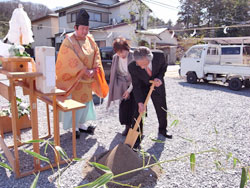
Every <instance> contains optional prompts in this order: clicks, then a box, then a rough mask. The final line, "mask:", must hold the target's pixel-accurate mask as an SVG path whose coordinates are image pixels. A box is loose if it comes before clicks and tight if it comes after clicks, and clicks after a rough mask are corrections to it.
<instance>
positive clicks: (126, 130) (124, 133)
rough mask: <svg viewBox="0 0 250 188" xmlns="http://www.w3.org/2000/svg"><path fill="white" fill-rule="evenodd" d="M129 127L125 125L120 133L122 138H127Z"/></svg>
mask: <svg viewBox="0 0 250 188" xmlns="http://www.w3.org/2000/svg"><path fill="white" fill-rule="evenodd" d="M129 129H130V126H128V125H126V127H125V130H124V131H123V132H122V136H127V134H128V131H129Z"/></svg>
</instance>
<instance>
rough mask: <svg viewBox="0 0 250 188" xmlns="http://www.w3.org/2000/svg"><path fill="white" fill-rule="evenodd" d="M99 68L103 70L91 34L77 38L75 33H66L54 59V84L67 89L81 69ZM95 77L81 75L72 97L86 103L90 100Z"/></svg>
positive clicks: (97, 49)
mask: <svg viewBox="0 0 250 188" xmlns="http://www.w3.org/2000/svg"><path fill="white" fill-rule="evenodd" d="M97 67H98V68H99V71H102V73H103V74H104V72H103V67H102V63H101V57H100V52H99V48H98V46H97V44H96V43H95V41H94V38H93V37H92V35H90V34H88V35H87V36H86V38H85V40H77V39H76V37H75V34H74V33H72V34H68V37H66V38H65V39H64V41H63V43H62V45H61V47H60V50H59V53H58V57H57V61H56V76H57V78H56V86H57V88H59V89H62V90H65V91H67V90H68V89H69V88H70V87H71V86H72V85H73V84H74V83H75V81H76V76H77V74H78V73H79V72H80V71H81V70H82V69H93V68H97ZM95 79H96V78H95V77H93V78H88V77H87V76H83V77H82V78H81V80H80V82H79V83H78V84H77V86H76V87H75V88H74V89H73V91H72V93H71V96H72V99H74V100H76V101H78V102H82V103H86V102H89V101H91V100H92V90H95V89H98V88H93V85H94V84H92V83H93V82H95V81H96V80H95Z"/></svg>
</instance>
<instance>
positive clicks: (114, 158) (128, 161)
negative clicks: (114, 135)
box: [97, 144, 143, 180]
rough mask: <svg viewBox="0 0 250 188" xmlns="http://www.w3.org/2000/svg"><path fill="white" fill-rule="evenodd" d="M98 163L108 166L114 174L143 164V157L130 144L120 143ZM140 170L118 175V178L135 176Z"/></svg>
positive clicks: (123, 178) (124, 178)
mask: <svg viewBox="0 0 250 188" xmlns="http://www.w3.org/2000/svg"><path fill="white" fill-rule="evenodd" d="M97 163H100V164H103V165H106V166H108V167H109V168H110V169H111V171H112V172H113V174H114V175H117V174H120V173H123V172H127V171H130V170H133V169H136V168H140V167H142V165H143V161H142V159H141V158H140V157H139V156H138V155H137V153H135V152H134V151H133V150H132V149H131V148H130V147H129V146H127V145H125V144H119V145H117V146H116V147H115V148H114V149H112V150H111V151H109V152H108V153H107V154H105V155H104V156H103V157H101V158H100V159H99V160H97ZM137 173H138V172H135V173H131V174H128V175H124V176H121V177H118V178H117V179H118V180H126V179H129V178H131V177H133V176H135V175H136V174H137Z"/></svg>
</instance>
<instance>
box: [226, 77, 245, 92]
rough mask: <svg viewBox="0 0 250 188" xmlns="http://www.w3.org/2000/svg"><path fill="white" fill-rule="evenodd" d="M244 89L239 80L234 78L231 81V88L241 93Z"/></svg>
mask: <svg viewBox="0 0 250 188" xmlns="http://www.w3.org/2000/svg"><path fill="white" fill-rule="evenodd" d="M241 87H242V81H241V80H240V79H239V78H232V79H231V80H230V81H229V88H230V89H231V90H234V91H239V90H240V89H241Z"/></svg>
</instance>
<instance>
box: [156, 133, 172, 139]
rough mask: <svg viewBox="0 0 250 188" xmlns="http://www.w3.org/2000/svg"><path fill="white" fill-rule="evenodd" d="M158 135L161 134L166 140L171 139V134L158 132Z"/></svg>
mask: <svg viewBox="0 0 250 188" xmlns="http://www.w3.org/2000/svg"><path fill="white" fill-rule="evenodd" d="M159 134H161V135H162V136H164V137H166V138H168V139H172V138H173V136H172V135H171V134H168V132H167V131H159Z"/></svg>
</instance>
